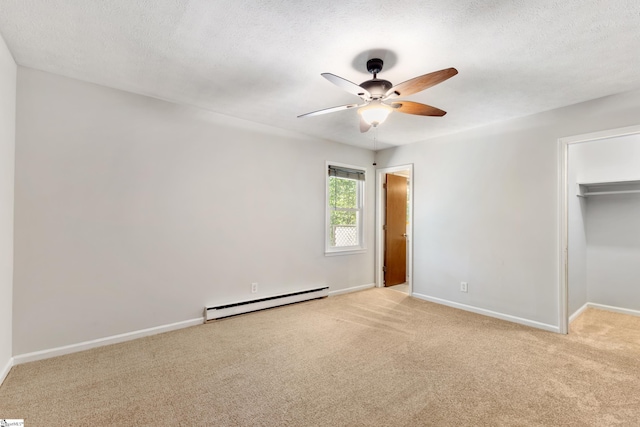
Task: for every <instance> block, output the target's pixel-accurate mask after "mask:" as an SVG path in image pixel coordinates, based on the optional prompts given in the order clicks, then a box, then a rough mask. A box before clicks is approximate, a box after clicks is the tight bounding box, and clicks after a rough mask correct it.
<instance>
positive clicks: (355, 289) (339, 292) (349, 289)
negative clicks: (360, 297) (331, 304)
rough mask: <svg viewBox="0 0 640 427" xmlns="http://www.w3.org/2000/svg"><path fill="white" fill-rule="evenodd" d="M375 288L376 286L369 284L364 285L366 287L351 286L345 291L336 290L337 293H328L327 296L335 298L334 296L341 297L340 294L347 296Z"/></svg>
mask: <svg viewBox="0 0 640 427" xmlns="http://www.w3.org/2000/svg"><path fill="white" fill-rule="evenodd" d="M375 286H376V284H375V283H369V284H366V285H360V286H352V287H350V288H346V289H338V290H337V291H329V296H330V297H335V296H336V295H342V294H348V293H351V292H358V291H363V290H365V289H371V288H373V287H375Z"/></svg>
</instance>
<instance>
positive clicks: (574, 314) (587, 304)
mask: <svg viewBox="0 0 640 427" xmlns="http://www.w3.org/2000/svg"><path fill="white" fill-rule="evenodd" d="M587 308H589V303H586V304H585V305H583V306H582V307H580V308H579V309H577V310H576V311H575V313H573V314H572V315H571V316H569V324H571V322H573V321H574V320H576V319H577V318H578V316H580V315H581V314H582V313H584V311H585V310H586V309H587Z"/></svg>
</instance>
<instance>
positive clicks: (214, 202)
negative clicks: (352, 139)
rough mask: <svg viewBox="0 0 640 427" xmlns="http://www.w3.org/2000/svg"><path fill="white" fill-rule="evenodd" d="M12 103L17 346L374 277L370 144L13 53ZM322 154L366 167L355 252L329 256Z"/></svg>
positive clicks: (41, 345) (85, 336)
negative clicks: (160, 96)
mask: <svg viewBox="0 0 640 427" xmlns="http://www.w3.org/2000/svg"><path fill="white" fill-rule="evenodd" d="M17 101H18V102H17V114H18V116H17V118H18V120H17V146H16V229H15V239H16V245H15V312H14V354H24V353H28V352H33V351H37V350H43V349H50V348H54V347H58V346H63V345H68V344H74V343H79V342H83V341H87V340H92V339H97V338H101V337H107V336H112V335H115V334H120V333H126V332H130V331H135V330H140V329H144V328H149V327H154V326H158V325H165V324H170V323H173V322H179V321H184V320H189V319H193V318H197V317H201V316H202V311H203V308H204V306H205V305H215V304H222V303H227V302H234V301H238V300H244V299H251V298H253V297H264V296H269V295H272V294H275V293H280V292H288V291H294V290H300V289H305V288H309V287H316V286H320V285H328V286H330V288H331V289H330V290H332V291H334V290H339V289H345V288H348V287H353V286H359V285H365V284H370V283H373V281H374V278H373V274H374V250H373V234H372V233H373V218H374V212H373V201H374V188H373V187H374V186H373V182H374V176H373V167H372V162H373V153H372V152H371V151H369V150H364V149H359V148H355V147H350V146H346V145H343V144H337V143H332V142H327V141H321V140H315V139H311V138H307V137H304V136H302V135H298V134H292V133H288V132H285V131H280V130H277V129H274V128H269V127H266V126H262V125H256V124H252V123H250V122H246V121H242V120H236V119H232V118H230V117H226V116H221V115H218V114H214V113H211V112H207V111H204V110H200V109H196V108H190V107H183V106H179V105H176V104H172V103H168V102H164V101H160V100H156V99H151V98H147V97H143V96H139V95H134V94H130V93H126V92H121V91H118V90H113V89H108V88H105V87H100V86H96V85H92V84H87V83H83V82H80V81H77V80H73V79H68V78H63V77H59V76H55V75H52V74H48V73H44V72H39V71H35V70H31V69H26V68H22V67H20V68H19V69H18V98H17ZM327 160H331V161H336V162H342V163H348V164H353V165H360V166H365V167H367V168H368V176H369V177H368V180H367V181H368V182H370V183H371V185H369V186H368V189H367V195H366V196H367V198H366V208H367V209H368V215H367V219H366V224H367V230H368V231H367V235H366V240H367V242H368V248H369V250H368V251H367V253H365V254H359V255H348V256H332V257H325V256H324V223H325V221H324V214H325V209H324V203H325V176H326V171H325V162H326V161H327ZM251 282H258V283H259V290H260V292H259V293H258V294H255V295H254V294H251V293H250V285H251Z"/></svg>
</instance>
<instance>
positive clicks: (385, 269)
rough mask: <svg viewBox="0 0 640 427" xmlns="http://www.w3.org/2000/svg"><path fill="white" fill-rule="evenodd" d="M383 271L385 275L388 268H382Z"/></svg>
mask: <svg viewBox="0 0 640 427" xmlns="http://www.w3.org/2000/svg"><path fill="white" fill-rule="evenodd" d="M382 271H383V272H385V273H386V272H387V266H386V265H385V266H383V267H382Z"/></svg>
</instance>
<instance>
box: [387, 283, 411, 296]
mask: <svg viewBox="0 0 640 427" xmlns="http://www.w3.org/2000/svg"><path fill="white" fill-rule="evenodd" d="M387 289H391V290H394V291H398V292H404V293H405V294H408V293H409V284H408V283H402V284H400V285H394V286H389V287H388V288H387Z"/></svg>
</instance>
